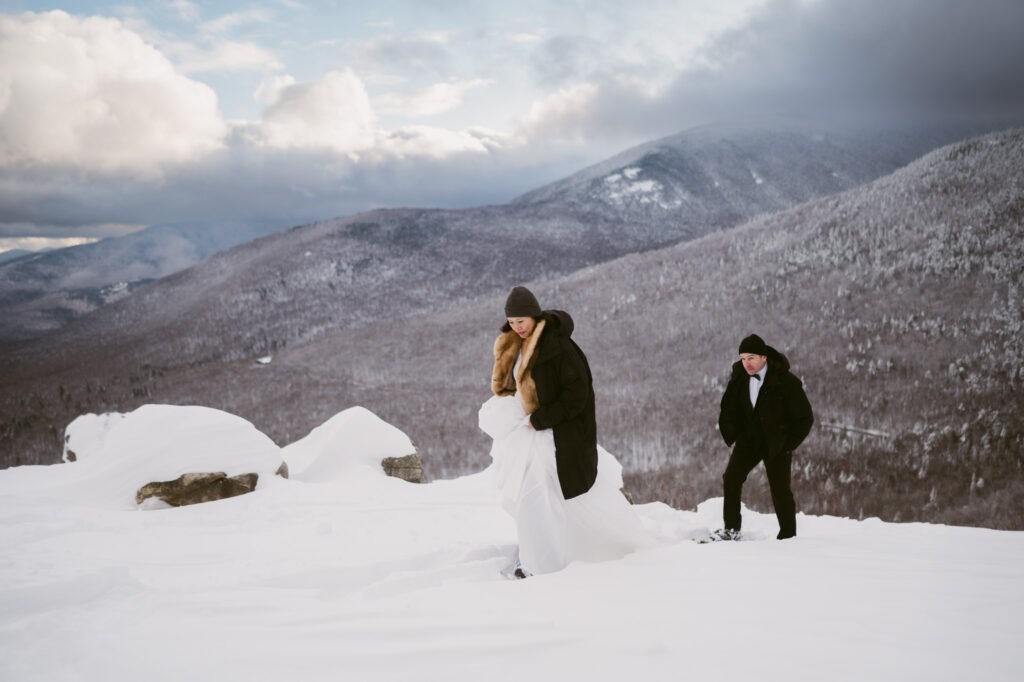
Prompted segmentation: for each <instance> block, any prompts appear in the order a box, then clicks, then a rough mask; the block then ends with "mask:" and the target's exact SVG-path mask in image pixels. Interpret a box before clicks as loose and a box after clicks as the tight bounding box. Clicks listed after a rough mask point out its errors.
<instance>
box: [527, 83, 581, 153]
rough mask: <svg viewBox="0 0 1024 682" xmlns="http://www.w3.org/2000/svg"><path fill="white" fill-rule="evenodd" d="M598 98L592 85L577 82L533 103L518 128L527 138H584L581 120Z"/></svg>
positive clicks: (579, 139)
mask: <svg viewBox="0 0 1024 682" xmlns="http://www.w3.org/2000/svg"><path fill="white" fill-rule="evenodd" d="M599 95H600V88H599V87H598V86H596V85H594V84H593V83H578V84H576V85H574V86H571V87H566V88H562V89H561V90H559V91H558V92H556V93H554V94H552V95H549V96H547V97H545V98H544V99H542V100H539V101H537V102H534V103H533V105H532V106H531V107H530V113H529V114H528V115H527V116H526V118H525V120H524V121H523V123H522V126H521V132H522V134H523V135H524V136H525V137H527V138H546V137H551V138H557V139H561V140H578V141H582V140H583V139H584V138H585V130H584V129H583V127H582V126H581V119H586V112H587V111H590V110H591V109H592V108H593V106H594V104H595V102H596V101H597V99H598V97H599Z"/></svg>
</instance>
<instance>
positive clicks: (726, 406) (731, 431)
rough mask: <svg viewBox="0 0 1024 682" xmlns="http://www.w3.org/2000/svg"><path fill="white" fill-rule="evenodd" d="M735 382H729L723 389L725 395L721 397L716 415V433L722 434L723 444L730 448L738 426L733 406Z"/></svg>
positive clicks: (734, 439) (734, 440)
mask: <svg viewBox="0 0 1024 682" xmlns="http://www.w3.org/2000/svg"><path fill="white" fill-rule="evenodd" d="M735 396H736V382H735V381H730V382H729V384H728V385H727V386H726V387H725V394H724V395H723V396H722V407H721V411H720V412H719V413H718V431H719V432H720V433H721V434H722V438H723V439H724V440H725V444H726V445H729V446H732V444H733V443H735V442H736V437H737V435H738V428H739V427H738V424H736V410H734V409H733V405H734V404H735V402H736V397H735Z"/></svg>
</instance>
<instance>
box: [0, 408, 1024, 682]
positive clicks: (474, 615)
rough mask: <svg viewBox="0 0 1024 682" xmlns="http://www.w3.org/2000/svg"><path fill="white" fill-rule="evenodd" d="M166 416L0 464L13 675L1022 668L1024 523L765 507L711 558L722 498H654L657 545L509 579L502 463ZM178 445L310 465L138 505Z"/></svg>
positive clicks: (657, 675)
mask: <svg viewBox="0 0 1024 682" xmlns="http://www.w3.org/2000/svg"><path fill="white" fill-rule="evenodd" d="M163 407H165V406H154V407H151V408H149V409H145V410H143V411H142V412H141V414H137V413H131V415H128V416H125V417H124V418H115V417H111V418H108V419H107V422H106V423H107V424H108V425H109V426H110V428H109V429H106V428H102V427H101V425H100V424H99V422H97V421H96V420H91V421H93V422H94V423H93V424H92V425H91V426H85V425H86V424H89V422H90V420H86V421H83V422H82V424H81V425H80V426H82V430H81V431H80V432H79V431H78V429H77V428H76V429H74V430H73V432H72V433H71V438H70V441H69V445H70V446H71V447H72V450H74V448H75V447H78V448H79V449H80V450H81V452H80V454H79V457H78V458H77V459H78V461H76V462H72V463H65V464H58V465H54V466H49V467H20V468H14V469H7V470H3V471H0V546H2V547H3V548H4V553H3V555H2V557H0V679H3V680H10V681H12V682H30V681H36V680H38V681H40V682H41V681H43V680H46V681H51V680H99V679H102V680H107V681H110V682H121V681H124V682H127V681H129V680H131V681H133V682H134V681H135V680H139V679H146V680H155V681H162V680H166V681H172V680H173V681H177V680H183V679H195V678H196V676H197V675H198V676H199V677H200V678H203V679H236V680H245V681H246V682H262V681H267V682H269V681H271V680H274V681H277V680H283V679H295V680H303V681H304V682H308V681H313V682H316V681H320V680H324V681H326V680H337V679H352V680H369V681H373V680H410V679H426V680H432V679H444V680H451V681H455V682H459V681H462V680H466V681H469V680H473V681H474V682H476V681H477V680H481V679H486V680H491V681H495V680H497V681H505V680H508V681H516V682H521V681H522V680H556V679H584V680H613V679H639V680H672V681H676V680H681V679H688V678H693V679H700V680H739V679H758V680H767V681H772V680H787V681H804V680H806V681H808V682H811V681H813V682H820V681H821V680H830V681H832V680H850V681H853V680H899V681H901V682H902V681H905V680H922V681H924V680H927V681H929V682H934V681H936V680H939V681H941V680H950V681H952V680H964V679H979V678H980V679H985V680H987V681H989V682H991V681H1007V682H1008V681H1010V680H1019V679H1024V659H1021V657H1020V656H1019V654H1018V646H1019V642H1020V641H1021V638H1022V635H1024V626H1022V625H1021V623H1020V618H1019V617H1018V612H1019V610H1020V608H1021V607H1024V568H1022V567H1024V533H1020V532H1005V531H992V530H985V529H976V528H953V527H945V526H930V525H923V524H906V525H899V524H887V523H882V522H880V521H878V520H877V519H868V520H864V521H855V520H850V519H841V518H833V517H808V516H804V515H801V516H800V517H799V520H798V523H799V532H800V536H799V537H797V538H796V539H794V540H788V541H785V542H778V541H775V540H774V539H773V538H774V535H775V532H776V526H775V519H774V516H773V515H771V514H758V513H754V512H751V511H749V510H747V511H746V512H745V517H744V527H745V530H746V531H747V537H748V538H751V541H747V542H731V543H715V544H708V545H702V544H698V543H695V542H692V541H691V540H690V538H692V537H696V536H698V535H700V534H701V533H703V532H705V531H706V530H707V529H708V528H715V527H718V526H719V525H720V522H719V518H720V514H721V500H717V499H716V500H709V501H708V502H705V503H704V504H702V505H701V506H700V507H699V508H698V509H697V510H695V511H681V510H676V509H672V508H670V507H668V506H666V505H664V504H659V503H654V504H646V505H640V506H638V507H637V509H638V512H639V514H640V515H641V518H642V520H643V522H644V524H645V525H646V526H647V527H648V528H649V529H651V530H652V531H653V532H655V533H657V534H658V535H660V536H661V537H662V538H664V540H665V541H664V543H663V544H662V545H661V546H659V547H656V548H653V549H649V550H644V551H642V552H637V553H634V554H631V555H629V556H627V557H625V558H624V559H621V560H618V561H609V562H603V563H581V562H577V563H574V564H571V565H570V566H569V567H568V568H567V569H566V570H564V571H561V572H559V573H555V574H551V575H544V576H535V577H531V578H529V579H527V580H523V581H508V580H505V579H504V578H502V577H500V571H501V569H502V568H504V567H505V566H506V565H507V564H508V562H510V561H511V559H512V557H513V555H514V552H515V529H514V527H513V525H512V522H511V520H510V519H509V517H508V516H507V515H506V514H505V513H504V512H503V511H502V510H501V509H500V506H499V503H498V499H497V495H496V492H495V490H494V489H493V487H492V485H491V484H490V481H489V479H488V472H487V471H483V472H481V473H478V474H475V475H471V476H466V477H462V478H459V479H455V480H444V481H435V482H433V483H429V484H424V485H415V484H411V483H408V482H405V481H402V480H399V479H395V478H390V477H387V476H385V475H384V474H383V472H382V471H381V470H380V468H379V467H374V466H369V464H368V462H369V460H370V459H372V458H376V457H378V456H379V455H384V454H386V455H397V456H400V455H402V454H407V450H408V448H409V447H410V445H411V443H410V442H409V440H408V438H407V437H405V436H404V434H401V432H400V431H398V430H397V429H394V428H393V427H390V426H389V425H387V424H385V423H384V422H381V421H380V420H378V419H377V418H376V417H374V416H373V415H372V414H371V413H369V412H367V411H365V410H362V409H361V408H360V409H355V410H353V411H351V412H348V413H342V414H340V415H338V416H336V417H335V418H333V419H332V420H330V421H329V422H327V423H326V424H324V425H323V426H322V427H320V428H319V429H316V430H314V431H313V432H312V433H311V434H310V435H309V436H308V437H307V438H305V439H303V440H302V441H299V442H297V443H295V444H293V445H291V446H288V447H286V448H283V449H282V448H277V447H276V446H275V445H274V444H273V443H269V442H268V439H264V438H263V437H261V434H260V433H259V432H258V431H256V429H255V428H254V427H252V425H251V424H248V423H247V422H244V420H238V419H237V418H234V417H231V415H226V416H225V415H224V414H223V413H219V414H212V413H211V412H208V411H206V410H205V409H204V408H195V409H192V408H186V409H188V412H179V411H178V410H174V411H173V412H174V417H175V418H174V419H173V420H169V418H168V413H167V412H166V411H165V410H164V409H162V408H163ZM137 412H139V411H137ZM214 412H215V411H214ZM200 434H201V435H200ZM181 439H184V440H181ZM176 440H178V441H179V442H175V441H176ZM182 442H184V443H187V444H188V445H189V446H190V447H192V448H194V449H192V450H190V451H189V452H187V453H185V454H181V455H180V456H181V457H184V458H187V459H189V465H194V464H195V463H196V462H200V463H203V464H212V463H216V464H217V465H218V467H219V468H220V469H227V470H232V467H235V466H244V467H250V466H253V465H254V464H255V465H258V466H261V467H263V469H262V470H263V471H267V470H269V469H270V467H271V465H273V466H274V467H275V468H276V465H277V464H278V463H279V462H280V459H281V458H282V455H283V456H284V457H285V458H290V464H294V467H295V469H296V470H297V471H296V473H297V475H296V477H295V478H292V479H290V480H286V479H283V478H281V477H278V476H268V477H267V479H266V483H265V484H264V485H261V486H260V487H259V488H258V489H257V490H256V491H254V492H253V493H250V494H247V495H242V496H239V497H234V498H230V499H226V500H221V501H217V502H212V503H208V504H199V505H193V506H188V507H180V508H173V509H164V510H160V511H153V512H139V511H137V507H136V506H135V505H134V504H133V503H129V502H126V501H125V497H124V494H125V491H126V490H127V489H128V488H130V487H131V485H135V483H136V482H137V481H139V480H141V479H143V478H146V479H152V478H153V477H154V476H157V475H159V476H169V475H172V474H173V473H174V472H175V471H178V469H176V468H175V467H177V466H179V464H178V463H177V462H176V461H175V460H176V456H177V455H176V454H175V453H184V452H185V450H186V449H185V448H182V447H181V444H182ZM360 445H365V446H367V448H369V446H372V447H373V448H376V450H373V451H372V453H371V452H370V449H367V448H363V447H360ZM75 452H78V450H75ZM680 485H685V482H680ZM798 502H799V499H798ZM198 671H201V672H198Z"/></svg>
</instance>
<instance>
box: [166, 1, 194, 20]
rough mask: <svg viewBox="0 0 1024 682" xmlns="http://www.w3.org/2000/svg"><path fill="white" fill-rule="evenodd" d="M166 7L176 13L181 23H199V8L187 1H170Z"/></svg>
mask: <svg viewBox="0 0 1024 682" xmlns="http://www.w3.org/2000/svg"><path fill="white" fill-rule="evenodd" d="M167 6H168V7H169V8H171V9H172V10H174V11H175V13H177V15H178V18H180V19H181V20H182V21H187V22H194V21H199V6H198V5H196V4H195V3H194V2H189V0H171V2H168V3H167Z"/></svg>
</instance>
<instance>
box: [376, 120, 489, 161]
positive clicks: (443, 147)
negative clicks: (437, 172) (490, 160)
mask: <svg viewBox="0 0 1024 682" xmlns="http://www.w3.org/2000/svg"><path fill="white" fill-rule="evenodd" d="M507 143H508V138H507V136H505V135H502V134H501V133H498V132H496V131H493V130H486V129H482V128H474V129H471V130H465V131H453V130H446V129H444V128H433V127H429V126H405V127H402V128H399V129H398V130H394V131H392V132H390V133H388V134H386V135H384V136H382V138H381V139H380V141H379V143H378V145H377V147H376V151H378V152H379V153H380V154H382V155H387V156H393V157H396V158H403V157H408V156H424V157H431V158H434V159H446V158H449V157H451V156H456V155H462V154H487V153H488V152H489V151H491V150H492V149H494V148H497V147H502V146H504V145H506V144H507Z"/></svg>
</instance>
